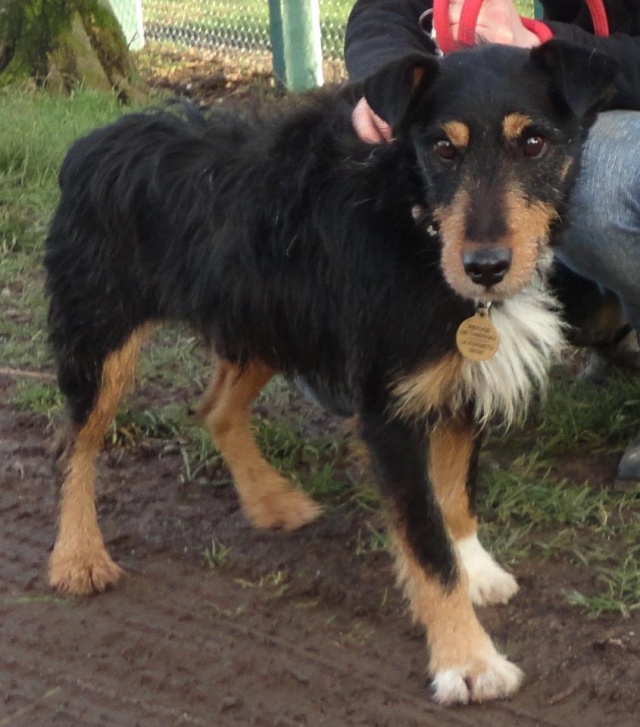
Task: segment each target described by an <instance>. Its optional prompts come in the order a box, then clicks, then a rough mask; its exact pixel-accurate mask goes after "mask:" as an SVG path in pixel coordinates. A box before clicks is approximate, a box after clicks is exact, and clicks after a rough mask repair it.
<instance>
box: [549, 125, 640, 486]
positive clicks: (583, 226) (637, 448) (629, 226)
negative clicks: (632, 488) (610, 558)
mask: <svg viewBox="0 0 640 727" xmlns="http://www.w3.org/2000/svg"><path fill="white" fill-rule="evenodd" d="M556 255H557V257H558V259H559V260H560V261H561V262H563V263H564V264H565V265H566V266H567V267H569V268H571V269H572V270H573V271H574V272H576V273H578V274H580V275H582V276H584V277H585V278H589V279H590V280H593V281H595V282H596V283H598V284H600V286H602V287H604V288H608V289H609V290H611V291H613V292H614V293H615V294H616V295H617V296H618V298H619V299H620V302H621V303H622V306H623V308H624V310H625V312H626V314H627V317H628V319H629V323H630V324H631V325H632V326H633V327H634V328H635V330H636V332H637V333H638V339H639V341H640V112H637V111H607V112H604V113H602V114H600V116H599V118H598V120H597V121H596V123H595V125H594V126H593V128H592V129H591V133H590V135H589V139H588V141H587V144H586V146H585V149H584V155H583V161H582V170H581V171H580V174H579V176H578V179H577V181H576V185H575V187H574V189H573V192H572V194H571V198H570V205H569V215H568V225H567V227H566V229H565V230H564V231H563V233H562V238H561V242H560V245H559V247H558V248H557V249H556ZM618 476H619V478H621V479H622V480H625V479H628V480H635V481H640V435H639V436H638V437H637V438H636V439H635V440H634V441H633V442H632V443H631V444H630V445H629V447H627V450H626V452H625V453H624V455H623V457H622V460H621V461H620V465H619V468H618Z"/></svg>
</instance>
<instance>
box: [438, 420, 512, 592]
mask: <svg viewBox="0 0 640 727" xmlns="http://www.w3.org/2000/svg"><path fill="white" fill-rule="evenodd" d="M474 448H475V429H474V426H473V422H471V421H470V420H469V419H468V418H466V417H460V418H457V419H451V420H447V421H443V422H441V423H439V424H438V425H437V426H436V427H435V428H434V429H433V431H432V432H431V437H430V455H431V456H430V457H429V461H430V477H431V481H432V482H433V487H434V490H435V494H436V497H437V499H438V503H439V504H440V507H441V509H442V513H443V515H444V518H445V521H446V523H447V527H448V529H449V532H450V533H451V536H452V538H453V540H454V542H455V545H456V551H457V553H458V557H459V559H460V561H461V562H462V564H463V566H464V568H465V570H466V572H467V575H468V577H469V596H470V597H471V601H472V602H473V603H474V604H475V605H476V606H487V605H490V604H496V603H506V602H507V601H508V600H509V599H510V598H511V597H512V596H513V595H515V594H516V593H517V591H518V584H517V582H516V579H515V578H514V577H513V576H512V575H511V573H507V572H506V571H505V570H503V569H502V568H501V567H500V566H499V565H498V564H497V563H496V562H495V560H494V559H493V557H492V556H491V555H490V554H489V553H488V552H487V551H486V550H485V549H484V548H483V547H482V544H481V543H480V541H479V540H478V520H477V518H476V516H475V515H474V514H472V512H471V506H470V503H469V494H468V490H467V483H468V480H469V477H473V476H475V473H473V472H471V473H470V471H469V468H470V463H471V462H472V461H473V452H474ZM471 466H473V465H471Z"/></svg>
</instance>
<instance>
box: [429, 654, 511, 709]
mask: <svg viewBox="0 0 640 727" xmlns="http://www.w3.org/2000/svg"><path fill="white" fill-rule="evenodd" d="M523 676H524V674H523V672H522V671H521V670H520V669H518V667H517V666H516V665H515V664H512V663H511V662H510V661H508V660H507V659H505V658H504V656H500V655H499V654H497V653H494V654H493V655H492V656H490V657H489V658H487V659H484V660H482V661H480V662H476V663H475V664H474V665H472V666H468V667H459V668H455V669H446V670H444V671H441V672H438V673H437V674H436V675H435V676H434V678H433V681H432V687H433V692H434V695H433V696H434V699H435V701H436V702H438V703H439V704H467V703H468V702H485V701H487V700H490V699H503V698H504V697H508V696H509V695H510V694H513V693H514V692H515V691H516V690H517V689H518V687H519V686H520V683H521V682H522V678H523Z"/></svg>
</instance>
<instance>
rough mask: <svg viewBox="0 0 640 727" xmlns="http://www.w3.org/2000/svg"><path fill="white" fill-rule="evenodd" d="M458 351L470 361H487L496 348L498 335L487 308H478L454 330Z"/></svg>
mask: <svg viewBox="0 0 640 727" xmlns="http://www.w3.org/2000/svg"><path fill="white" fill-rule="evenodd" d="M456 345H457V346H458V351H460V353H461V354H462V355H463V356H464V357H465V358H468V359H469V360H470V361H487V360H488V359H490V358H491V357H492V356H493V355H494V354H495V352H496V351H497V350H498V346H499V345H500V335H499V334H498V331H496V328H495V326H494V325H493V323H492V322H491V319H490V318H489V311H488V310H487V308H478V310H477V311H476V312H475V313H474V314H473V315H472V316H471V318H467V319H466V320H465V321H462V323H461V324H460V325H459V327H458V330H457V331H456Z"/></svg>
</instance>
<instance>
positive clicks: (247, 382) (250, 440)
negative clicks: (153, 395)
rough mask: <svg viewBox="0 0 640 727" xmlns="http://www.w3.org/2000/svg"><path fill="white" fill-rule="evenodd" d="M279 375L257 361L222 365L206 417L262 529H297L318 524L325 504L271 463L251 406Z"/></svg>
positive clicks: (248, 510)
mask: <svg viewBox="0 0 640 727" xmlns="http://www.w3.org/2000/svg"><path fill="white" fill-rule="evenodd" d="M275 373H276V372H275V371H274V370H273V369H272V368H271V367H269V366H267V365H266V364H264V363H262V362H261V361H257V360H256V361H250V362H249V363H247V364H246V365H245V366H243V367H241V366H238V365H236V364H233V363H231V362H230V361H225V360H222V361H220V365H219V367H218V370H217V372H216V376H215V377H214V379H213V380H212V382H211V384H210V386H209V388H208V389H207V391H206V393H205V395H204V397H203V401H202V406H201V413H202V415H203V417H204V419H205V421H206V423H207V426H208V428H209V432H210V434H211V437H212V439H213V441H214V443H215V445H216V446H217V447H218V449H219V450H220V452H221V454H222V456H223V458H224V460H225V462H226V463H227V466H228V467H229V469H230V470H231V474H232V476H233V480H234V483H235V486H236V489H237V491H238V494H239V496H240V502H241V504H242V509H243V511H244V512H245V514H246V516H247V517H248V518H249V520H251V522H252V523H253V524H254V525H255V526H256V527H258V528H282V529H284V530H296V529H297V528H300V527H302V526H303V525H306V524H307V523H310V522H311V521H312V520H315V518H316V517H317V516H318V515H319V514H320V506H319V505H318V504H317V503H315V502H314V501H313V500H312V499H311V498H309V497H308V496H307V495H305V494H304V492H302V491H301V490H298V489H295V488H293V487H291V485H289V483H288V482H287V481H286V480H285V479H284V478H283V477H282V476H281V475H279V474H278V473H277V472H276V471H275V470H274V469H273V468H272V467H271V466H270V465H269V463H268V462H267V461H266V460H265V459H264V457H263V456H262V453H261V452H260V450H259V449H258V445H257V444H256V441H255V438H254V436H253V433H252V431H251V405H252V403H253V401H254V399H255V398H256V396H257V395H258V394H259V393H260V391H261V389H262V388H263V387H264V386H265V384H266V383H267V382H268V381H269V380H270V379H271V378H272V376H274V374H275Z"/></svg>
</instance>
